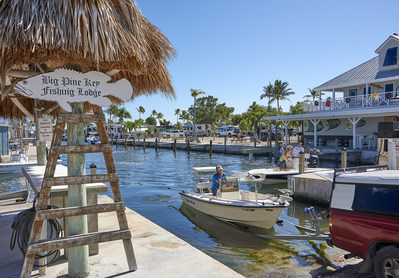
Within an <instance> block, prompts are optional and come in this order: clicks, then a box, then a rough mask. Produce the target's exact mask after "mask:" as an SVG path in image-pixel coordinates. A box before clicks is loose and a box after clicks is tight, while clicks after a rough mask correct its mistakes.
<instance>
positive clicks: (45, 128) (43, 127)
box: [38, 118, 53, 141]
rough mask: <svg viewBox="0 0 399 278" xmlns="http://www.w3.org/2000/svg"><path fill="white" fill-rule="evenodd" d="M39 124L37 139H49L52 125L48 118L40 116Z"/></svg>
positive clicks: (51, 134)
mask: <svg viewBox="0 0 399 278" xmlns="http://www.w3.org/2000/svg"><path fill="white" fill-rule="evenodd" d="M38 124H39V141H51V139H52V137H53V126H52V122H51V119H50V118H40V119H39V120H38Z"/></svg>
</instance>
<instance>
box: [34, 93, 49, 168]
mask: <svg viewBox="0 0 399 278" xmlns="http://www.w3.org/2000/svg"><path fill="white" fill-rule="evenodd" d="M38 102H39V103H41V102H42V101H38V100H36V99H35V100H34V105H35V126H36V155H37V165H41V166H43V165H46V163H47V151H46V142H45V141H39V140H40V135H39V118H41V117H42V109H41V108H38Z"/></svg>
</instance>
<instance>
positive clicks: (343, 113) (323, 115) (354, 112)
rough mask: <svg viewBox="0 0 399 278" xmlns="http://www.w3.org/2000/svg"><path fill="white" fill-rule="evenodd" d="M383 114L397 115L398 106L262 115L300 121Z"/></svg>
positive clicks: (379, 115)
mask: <svg viewBox="0 0 399 278" xmlns="http://www.w3.org/2000/svg"><path fill="white" fill-rule="evenodd" d="M384 116H399V106H391V107H386V106H385V107H381V108H380V107H378V108H369V109H365V108H354V109H345V110H331V111H322V112H312V113H308V114H296V115H284V116H273V117H264V118H263V120H271V121H273V120H276V121H300V120H310V119H331V118H354V117H362V118H370V117H384Z"/></svg>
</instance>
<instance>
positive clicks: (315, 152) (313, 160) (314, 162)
mask: <svg viewBox="0 0 399 278" xmlns="http://www.w3.org/2000/svg"><path fill="white" fill-rule="evenodd" d="M309 155H310V157H309V160H308V162H309V164H308V166H309V167H310V168H317V167H319V155H321V152H320V150H319V149H310V150H309Z"/></svg>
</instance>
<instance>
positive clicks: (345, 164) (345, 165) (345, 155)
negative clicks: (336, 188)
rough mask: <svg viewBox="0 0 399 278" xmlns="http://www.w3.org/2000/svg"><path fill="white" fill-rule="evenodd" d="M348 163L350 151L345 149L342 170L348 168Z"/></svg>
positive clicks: (342, 156)
mask: <svg viewBox="0 0 399 278" xmlns="http://www.w3.org/2000/svg"><path fill="white" fill-rule="evenodd" d="M347 161H348V151H347V150H346V148H344V149H343V150H342V152H341V168H346V167H347V165H348V164H347Z"/></svg>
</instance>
